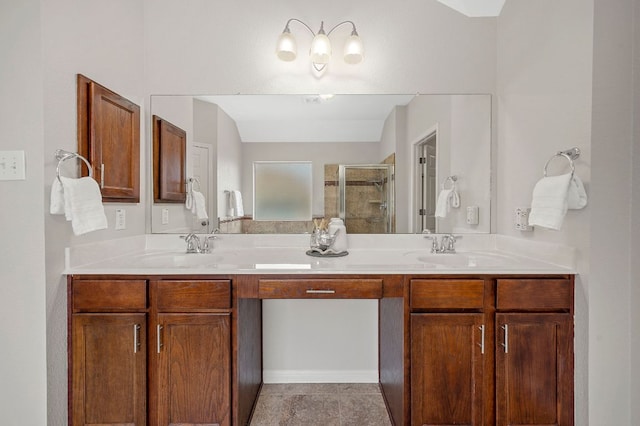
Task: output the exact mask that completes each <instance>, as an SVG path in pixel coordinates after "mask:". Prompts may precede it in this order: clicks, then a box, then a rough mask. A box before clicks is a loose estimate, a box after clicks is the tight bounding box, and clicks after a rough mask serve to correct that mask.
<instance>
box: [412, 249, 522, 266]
mask: <svg viewBox="0 0 640 426" xmlns="http://www.w3.org/2000/svg"><path fill="white" fill-rule="evenodd" d="M405 256H407V257H410V258H413V259H415V260H417V261H418V262H422V263H424V264H426V265H429V266H433V267H449V268H497V267H504V266H506V265H512V264H514V263H518V260H517V259H516V258H514V257H512V256H507V255H503V254H498V253H475V252H466V253H464V252H458V253H451V254H449V253H447V254H440V253H430V252H427V253H425V251H413V252H407V253H405Z"/></svg>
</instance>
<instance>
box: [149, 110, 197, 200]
mask: <svg viewBox="0 0 640 426" xmlns="http://www.w3.org/2000/svg"><path fill="white" fill-rule="evenodd" d="M186 155H187V132H186V131H184V130H183V129H181V128H179V127H178V126H175V125H173V124H171V123H169V122H168V121H167V120H163V119H162V118H160V117H158V116H157V115H154V116H153V201H154V202H156V203H159V202H163V203H183V202H184V201H185V199H186V189H187V187H186V182H187V181H186V172H185V168H186V166H187V160H186ZM196 189H197V190H198V191H199V190H200V188H196ZM204 195H207V194H204Z"/></svg>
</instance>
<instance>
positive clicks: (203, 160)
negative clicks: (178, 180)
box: [190, 143, 217, 234]
mask: <svg viewBox="0 0 640 426" xmlns="http://www.w3.org/2000/svg"><path fill="white" fill-rule="evenodd" d="M191 165H192V166H191V167H192V170H191V176H190V177H193V178H195V179H197V182H193V183H192V185H194V189H196V190H198V191H200V192H201V193H202V195H204V198H205V200H206V206H207V215H208V216H209V219H208V220H207V219H204V220H200V219H198V218H197V217H196V216H193V223H192V227H191V229H193V232H197V233H204V234H206V233H209V232H211V231H213V228H214V227H215V226H216V224H217V212H216V210H215V208H214V206H215V203H214V201H215V200H214V196H213V191H214V189H215V188H214V186H215V185H213V182H212V180H211V146H210V145H207V144H199V143H194V144H193V149H192V150H191ZM198 187H199V189H198Z"/></svg>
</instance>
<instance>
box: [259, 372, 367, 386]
mask: <svg viewBox="0 0 640 426" xmlns="http://www.w3.org/2000/svg"><path fill="white" fill-rule="evenodd" d="M262 381H263V382H264V383H378V382H379V378H378V371H377V370H263V371H262Z"/></svg>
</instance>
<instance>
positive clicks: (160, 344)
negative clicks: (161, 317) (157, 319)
mask: <svg viewBox="0 0 640 426" xmlns="http://www.w3.org/2000/svg"><path fill="white" fill-rule="evenodd" d="M157 331H158V332H157V335H158V338H157V344H158V353H160V349H162V326H161V325H160V324H158V329H157Z"/></svg>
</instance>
